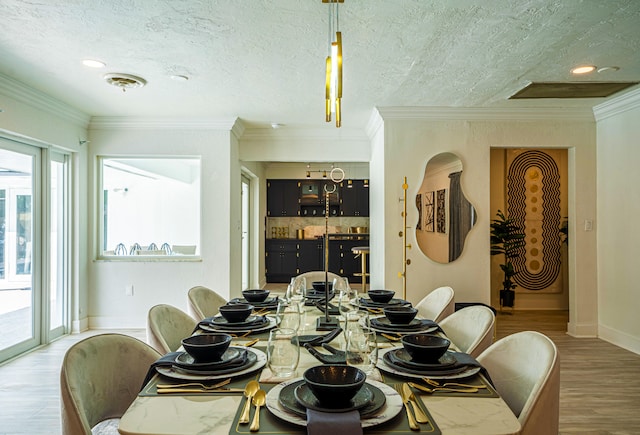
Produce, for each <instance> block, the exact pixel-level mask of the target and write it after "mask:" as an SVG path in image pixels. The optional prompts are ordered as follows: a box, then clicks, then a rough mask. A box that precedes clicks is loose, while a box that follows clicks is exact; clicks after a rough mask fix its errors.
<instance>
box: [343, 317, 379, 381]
mask: <svg viewBox="0 0 640 435" xmlns="http://www.w3.org/2000/svg"><path fill="white" fill-rule="evenodd" d="M345 353H346V359H347V365H350V366H354V367H357V368H359V369H360V370H362V371H363V372H365V373H366V374H368V375H370V374H371V373H373V370H374V369H375V367H376V363H377V362H378V345H377V343H376V333H375V331H374V330H373V329H369V328H362V329H360V330H356V329H352V330H351V331H349V332H348V333H347V345H346V349H345Z"/></svg>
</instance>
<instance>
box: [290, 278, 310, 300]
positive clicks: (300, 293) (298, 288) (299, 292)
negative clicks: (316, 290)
mask: <svg viewBox="0 0 640 435" xmlns="http://www.w3.org/2000/svg"><path fill="white" fill-rule="evenodd" d="M291 287H292V288H291V290H292V294H291V297H292V298H293V299H304V297H305V296H306V293H307V279H306V278H305V277H303V276H299V277H296V278H292V279H291Z"/></svg>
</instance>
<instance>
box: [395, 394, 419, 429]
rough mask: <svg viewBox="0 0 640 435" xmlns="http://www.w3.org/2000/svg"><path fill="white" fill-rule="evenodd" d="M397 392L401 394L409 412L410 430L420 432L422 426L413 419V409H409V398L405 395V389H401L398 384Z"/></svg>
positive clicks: (405, 407)
mask: <svg viewBox="0 0 640 435" xmlns="http://www.w3.org/2000/svg"><path fill="white" fill-rule="evenodd" d="M395 387H396V391H397V392H398V394H400V397H401V398H402V403H403V404H404V409H405V411H407V419H408V420H409V429H411V430H415V431H419V430H420V426H419V425H418V422H417V421H416V419H415V418H413V413H412V412H411V408H410V407H409V397H408V396H407V395H406V394H405V393H404V389H403V388H401V386H400V384H396V386H395Z"/></svg>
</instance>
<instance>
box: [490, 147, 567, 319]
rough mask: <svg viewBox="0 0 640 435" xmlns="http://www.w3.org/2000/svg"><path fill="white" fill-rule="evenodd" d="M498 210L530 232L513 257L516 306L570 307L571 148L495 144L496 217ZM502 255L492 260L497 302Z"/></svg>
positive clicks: (493, 210)
mask: <svg viewBox="0 0 640 435" xmlns="http://www.w3.org/2000/svg"><path fill="white" fill-rule="evenodd" d="M498 210H502V211H503V212H504V213H505V215H507V216H508V217H510V218H512V219H514V220H515V221H516V222H517V224H518V226H519V227H520V228H521V229H522V231H523V232H524V233H525V242H526V244H525V246H524V247H523V248H522V252H521V255H520V257H519V258H518V259H516V260H515V261H514V266H515V268H516V270H517V272H518V273H517V274H516V276H515V277H514V281H515V282H516V285H517V287H516V298H515V307H514V308H515V309H516V310H568V309H569V273H568V263H569V261H568V255H569V253H568V243H567V239H566V230H567V222H569V216H568V213H569V211H568V210H569V207H568V150H567V149H559V148H554V149H542V148H540V149H534V148H526V149H521V148H517V149H516V148H510V149H505V148H492V149H491V213H492V215H491V219H494V218H495V217H496V213H497V211H498ZM499 257H500V256H495V257H492V261H491V302H492V305H494V306H498V305H499V302H498V298H499V296H498V291H499V289H500V287H501V282H502V272H501V270H500V268H499V264H500V263H501V262H502V258H499Z"/></svg>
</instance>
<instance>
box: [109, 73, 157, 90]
mask: <svg viewBox="0 0 640 435" xmlns="http://www.w3.org/2000/svg"><path fill="white" fill-rule="evenodd" d="M104 79H105V80H106V81H107V83H109V84H110V85H112V86H115V87H118V88H120V89H122V91H123V92H124V91H126V90H127V89H133V88H142V87H144V85H146V84H147V81H146V80H145V79H143V78H142V77H138V76H134V75H131V74H122V73H110V74H105V75H104Z"/></svg>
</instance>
